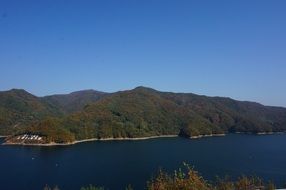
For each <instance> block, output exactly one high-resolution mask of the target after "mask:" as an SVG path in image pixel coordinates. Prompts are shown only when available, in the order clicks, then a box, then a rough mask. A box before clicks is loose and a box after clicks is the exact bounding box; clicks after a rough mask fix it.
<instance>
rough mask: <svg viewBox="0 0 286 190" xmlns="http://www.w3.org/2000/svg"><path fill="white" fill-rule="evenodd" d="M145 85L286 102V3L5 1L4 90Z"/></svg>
mask: <svg viewBox="0 0 286 190" xmlns="http://www.w3.org/2000/svg"><path fill="white" fill-rule="evenodd" d="M139 85H143V86H148V87H152V88H155V89H158V90H163V91H174V92H193V93H198V94H204V95H209V96H228V97H231V98H235V99H239V100H251V101H257V102H260V103H263V104H266V105H280V106H286V1H285V0H267V1H266V0H224V1H223V0H216V1H214V0H193V1H192V0H172V1H169V0H152V1H151V0H140V1H139V0H90V1H88V0H77V1H74V0H65V1H64V0H35V1H31V0H25V1H24V0H18V1H15V0H0V90H8V89H11V88H22V89H26V90H27V91H29V92H31V93H33V94H35V95H38V96H43V95H49V94H54V93H67V92H71V91H76V90H81V89H96V90H100V91H107V92H113V91H118V90H125V89H132V88H134V87H136V86H139Z"/></svg>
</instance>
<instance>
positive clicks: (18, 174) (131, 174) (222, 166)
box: [0, 135, 286, 190]
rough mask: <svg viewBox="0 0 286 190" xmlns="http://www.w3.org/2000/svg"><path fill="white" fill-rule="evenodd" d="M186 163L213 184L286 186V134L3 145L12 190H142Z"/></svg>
mask: <svg viewBox="0 0 286 190" xmlns="http://www.w3.org/2000/svg"><path fill="white" fill-rule="evenodd" d="M0 141H1V140H0ZM182 162H187V163H189V164H191V165H193V166H194V167H195V169H196V170H198V171H199V172H200V173H201V174H202V175H203V176H204V177H205V178H206V179H209V180H212V179H214V177H215V176H216V175H219V176H225V175H230V176H233V177H236V176H239V175H241V174H246V175H251V174H252V175H253V174H256V175H257V176H260V177H262V178H264V179H265V180H272V181H274V182H275V183H276V184H278V185H280V186H282V185H284V184H285V182H286V135H267V136H254V135H228V136H225V137H212V138H203V139H197V140H190V139H184V138H161V139H150V140H144V141H107V142H88V143H82V144H76V145H73V146H64V147H27V146H0V168H1V172H0V184H1V189H9V190H14V189H15V190H17V189H22V190H23V189H24V190H33V189H35V190H37V189H39V190H41V189H43V187H44V186H45V184H49V185H50V186H53V185H56V184H57V185H58V186H59V187H60V189H61V190H79V189H80V187H82V186H83V185H86V186H87V185H88V184H96V185H103V186H106V187H108V188H109V189H110V190H118V189H124V187H125V186H127V185H128V184H132V186H133V187H134V188H135V189H139V190H140V189H144V187H145V184H146V181H147V180H148V179H150V177H151V176H152V175H154V174H156V172H157V171H158V169H159V168H163V169H164V170H166V171H173V170H174V169H177V168H178V167H180V166H182Z"/></svg>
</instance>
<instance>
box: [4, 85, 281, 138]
mask: <svg viewBox="0 0 286 190" xmlns="http://www.w3.org/2000/svg"><path fill="white" fill-rule="evenodd" d="M284 131H286V108H282V107H270V106H263V105H261V104H259V103H254V102H246V101H236V100H233V99H230V98H222V97H207V96H201V95H196V94H191V93H171V92H160V91H156V90H154V89H151V88H146V87H137V88H135V89H133V90H126V91H119V92H116V93H104V92H98V91H94V90H86V91H79V92H74V93H71V94H67V95H52V96H46V97H36V96H34V95H32V94H30V93H28V92H26V91H24V90H18V89H12V90H10V91H3V92H0V135H10V136H14V135H19V134H24V133H31V134H38V135H41V136H44V137H46V138H45V139H46V141H47V142H61V143H62V142H72V141H74V140H81V139H88V138H98V139H101V138H135V137H148V136H157V135H180V136H184V137H192V136H197V135H211V134H221V133H234V132H245V133H254V134H257V133H262V132H284Z"/></svg>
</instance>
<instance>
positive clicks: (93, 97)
mask: <svg viewBox="0 0 286 190" xmlns="http://www.w3.org/2000/svg"><path fill="white" fill-rule="evenodd" d="M107 94H108V93H104V92H99V91H95V90H82V91H77V92H72V93H70V94H61V95H52V96H45V97H43V98H41V100H42V101H44V102H47V103H49V104H53V105H55V106H56V107H57V108H58V109H59V110H61V111H62V112H64V113H73V112H77V111H80V110H81V109H82V108H84V106H86V105H87V104H90V103H93V102H96V101H97V100H99V99H101V98H102V97H104V96H106V95H107Z"/></svg>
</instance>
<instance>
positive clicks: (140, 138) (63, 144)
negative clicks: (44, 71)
mask: <svg viewBox="0 0 286 190" xmlns="http://www.w3.org/2000/svg"><path fill="white" fill-rule="evenodd" d="M285 133H286V132H260V133H256V134H253V133H246V132H236V133H234V134H253V135H259V136H260V135H274V134H285ZM228 134H229V133H221V134H210V135H197V136H192V137H189V138H190V139H201V138H206V137H224V136H226V135H228ZM5 137H8V136H0V138H5ZM174 137H179V135H159V136H149V137H137V138H102V139H98V138H91V139H83V140H76V141H74V142H68V143H55V142H51V143H46V144H32V143H31V144H28V143H12V142H4V143H2V144H1V145H21V146H69V145H75V144H79V143H84V142H92V141H140V140H148V139H157V138H174Z"/></svg>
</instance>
